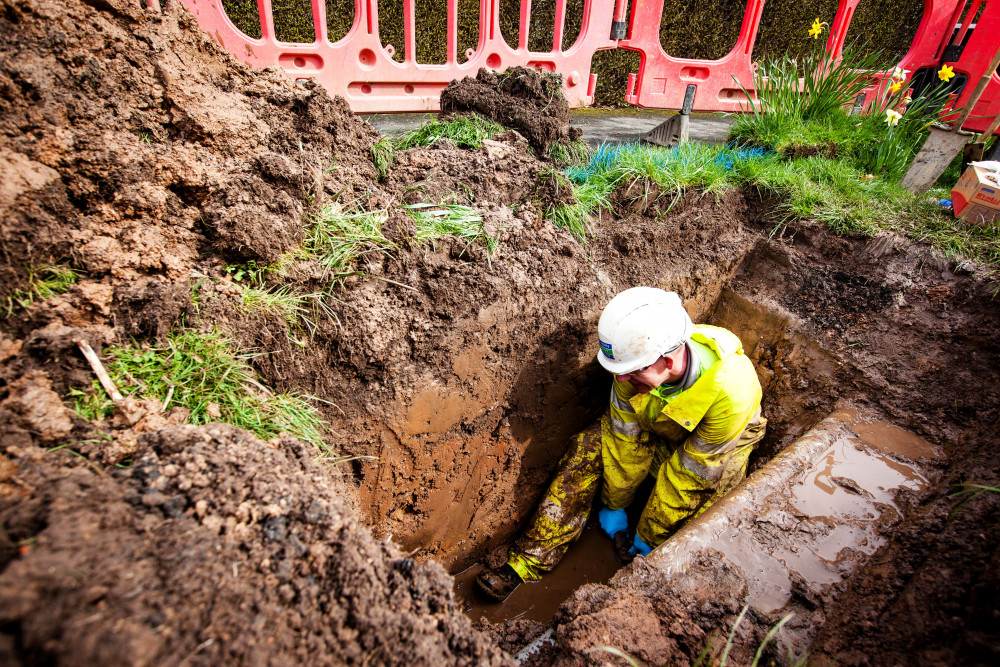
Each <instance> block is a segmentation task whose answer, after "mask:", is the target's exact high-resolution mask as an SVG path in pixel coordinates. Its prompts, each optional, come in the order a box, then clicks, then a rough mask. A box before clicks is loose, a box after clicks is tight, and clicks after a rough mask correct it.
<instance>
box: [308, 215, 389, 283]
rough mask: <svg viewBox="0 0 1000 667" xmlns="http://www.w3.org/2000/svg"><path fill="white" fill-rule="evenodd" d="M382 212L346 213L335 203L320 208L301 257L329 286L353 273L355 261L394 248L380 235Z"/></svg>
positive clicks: (384, 217)
mask: <svg viewBox="0 0 1000 667" xmlns="http://www.w3.org/2000/svg"><path fill="white" fill-rule="evenodd" d="M387 218H388V214H387V213H386V212H385V211H382V210H379V211H358V210H349V209H346V208H345V207H344V206H343V205H341V204H339V203H333V204H330V205H328V206H325V207H323V208H322V209H321V210H320V211H319V212H318V213H317V214H316V215H315V216H313V219H312V223H311V225H310V227H309V229H308V231H307V233H306V239H305V242H304V243H303V246H302V249H303V254H304V255H305V256H307V257H311V258H313V259H315V260H316V261H317V262H318V263H319V265H320V266H321V267H322V268H323V271H324V273H325V276H326V278H327V279H328V280H330V281H331V282H333V283H338V282H341V281H342V280H343V279H344V278H346V277H347V276H349V275H353V274H354V273H356V271H355V265H356V263H357V261H358V260H359V259H360V258H362V257H364V256H366V255H371V254H378V253H385V252H388V251H389V250H390V249H391V248H393V247H395V244H393V243H392V242H391V241H389V240H388V239H387V238H386V237H385V235H384V234H383V233H382V224H383V223H384V222H385V221H386V219H387Z"/></svg>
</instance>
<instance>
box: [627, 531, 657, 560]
mask: <svg viewBox="0 0 1000 667" xmlns="http://www.w3.org/2000/svg"><path fill="white" fill-rule="evenodd" d="M652 550H653V547H651V546H649V545H648V544H646V543H645V542H643V541H642V540H641V539H640V538H639V536H638V535H636V536H635V540H633V542H632V551H633V552H634V553H637V554H639V555H640V556H648V555H649V552H650V551H652Z"/></svg>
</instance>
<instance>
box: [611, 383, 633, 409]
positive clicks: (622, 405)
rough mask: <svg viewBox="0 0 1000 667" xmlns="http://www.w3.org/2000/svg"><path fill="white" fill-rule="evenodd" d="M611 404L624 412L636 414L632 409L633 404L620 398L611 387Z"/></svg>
mask: <svg viewBox="0 0 1000 667" xmlns="http://www.w3.org/2000/svg"><path fill="white" fill-rule="evenodd" d="M611 404H612V405H613V406H615V407H616V408H618V409H619V410H621V411H622V412H631V413H633V414H635V410H633V409H632V404H631V403H629V402H628V401H626V400H625V399H624V398H622V397H620V396H619V395H618V392H616V391H615V388H614V387H611Z"/></svg>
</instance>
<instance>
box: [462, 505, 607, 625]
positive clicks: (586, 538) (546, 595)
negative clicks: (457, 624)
mask: <svg viewBox="0 0 1000 667" xmlns="http://www.w3.org/2000/svg"><path fill="white" fill-rule="evenodd" d="M620 568H621V564H620V563H619V562H618V558H617V557H616V556H615V549H614V543H612V541H611V540H609V539H608V537H607V536H606V535H605V534H604V533H603V532H602V531H601V529H600V527H599V526H598V525H597V522H596V520H595V518H594V517H591V520H590V521H589V522H588V523H587V526H586V528H584V530H583V535H581V536H580V539H579V540H577V541H576V542H575V543H574V544H573V545H572V546H571V547H570V548H569V551H567V552H566V556H565V557H564V558H563V559H562V561H561V562H560V563H559V565H558V566H557V567H556V568H555V569H554V570H553V571H552V572H550V573H549V574H547V575H546V576H544V577H542V579H541V580H540V581H535V582H530V583H526V584H522V585H521V586H518V587H517V589H516V590H515V591H514V592H513V593H511V595H510V597H509V598H507V599H506V600H504V601H503V602H501V603H496V602H491V601H489V600H486V599H484V598H483V597H482V596H481V595H480V594H479V593H478V592H477V590H476V584H475V582H476V577H477V576H479V573H480V572H482V571H483V565H482V564H480V563H477V564H476V565H473V566H472V567H470V568H468V569H466V570H465V571H463V572H460V573H459V574H456V575H455V598H456V600H457V602H458V604H459V606H460V607H461V609H462V611H463V612H464V613H465V614H466V615H467V616H468V617H469V618H471V619H472V620H473V621H477V620H479V619H480V618H483V617H485V618H486V620H488V621H489V622H490V623H501V622H503V621H513V620H520V619H527V620H531V621H538V622H540V623H548V622H549V621H551V620H552V616H553V615H554V614H555V613H556V610H557V609H558V608H559V605H560V604H562V603H563V601H564V600H565V599H566V598H568V597H569V596H570V595H572V594H573V592H574V591H575V590H576V589H577V588H579V587H580V586H582V585H584V584H605V583H607V582H608V581H609V580H610V579H611V577H612V576H613V575H614V574H615V572H617V571H618V570H619V569H620Z"/></svg>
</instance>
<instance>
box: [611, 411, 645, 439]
mask: <svg viewBox="0 0 1000 667" xmlns="http://www.w3.org/2000/svg"><path fill="white" fill-rule="evenodd" d="M610 417H611V430H612V431H613V432H614V433H615V434H617V435H621V436H624V437H626V438H638V437H639V434H641V433H642V426H640V425H639V422H633V423H631V424H630V423H628V422H623V421H622V420H621V419H618V418H617V417H615V416H614V415H610Z"/></svg>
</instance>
